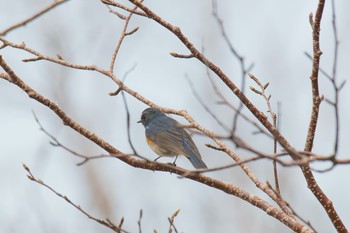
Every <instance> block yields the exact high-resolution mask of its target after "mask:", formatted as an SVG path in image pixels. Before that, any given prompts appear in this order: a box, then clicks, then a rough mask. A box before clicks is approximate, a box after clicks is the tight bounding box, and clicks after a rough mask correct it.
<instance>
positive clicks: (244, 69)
mask: <svg viewBox="0 0 350 233" xmlns="http://www.w3.org/2000/svg"><path fill="white" fill-rule="evenodd" d="M212 9H213V10H212V15H213V17H214V18H215V20H216V22H217V24H218V25H219V28H220V31H221V34H222V37H223V38H224V40H225V42H226V45H227V46H228V48H229V49H230V51H231V54H232V55H233V56H234V57H235V58H236V59H237V60H238V61H239V64H240V69H241V91H242V93H243V94H244V92H245V80H246V75H247V73H248V72H249V71H250V70H248V69H247V67H246V65H245V58H244V57H243V56H241V55H240V54H239V53H238V51H237V49H236V48H234V46H233V44H232V42H231V40H230V39H229V37H228V36H227V33H226V30H225V27H224V22H223V20H222V19H221V18H220V16H219V14H218V6H217V1H216V0H212ZM252 68H253V65H250V66H249V69H252ZM242 109H243V103H242V102H239V105H238V108H237V111H236V112H235V115H234V117H233V124H232V134H233V135H235V133H236V129H237V124H238V117H239V116H240V113H241V111H242Z"/></svg>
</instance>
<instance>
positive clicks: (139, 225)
mask: <svg viewBox="0 0 350 233" xmlns="http://www.w3.org/2000/svg"><path fill="white" fill-rule="evenodd" d="M141 220H142V209H140V215H139V220H137V226H138V228H139V233H142V227H141Z"/></svg>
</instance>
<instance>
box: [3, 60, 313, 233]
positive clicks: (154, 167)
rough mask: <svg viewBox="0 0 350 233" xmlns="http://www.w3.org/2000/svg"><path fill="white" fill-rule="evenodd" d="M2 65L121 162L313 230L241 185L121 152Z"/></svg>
mask: <svg viewBox="0 0 350 233" xmlns="http://www.w3.org/2000/svg"><path fill="white" fill-rule="evenodd" d="M0 66H1V67H2V68H3V69H4V70H5V72H6V73H7V75H8V78H6V77H7V76H4V75H2V76H1V78H6V80H8V81H9V82H11V83H13V84H15V85H16V86H18V87H19V88H21V89H22V90H23V91H25V92H26V93H27V94H28V95H29V97H30V98H33V99H35V100H36V101H38V102H40V103H42V104H43V105H45V106H47V107H48V108H50V109H51V110H52V111H53V112H55V113H56V115H57V116H58V117H59V118H61V120H62V121H63V123H64V124H65V125H67V126H69V127H71V128H72V129H74V130H75V131H76V132H78V133H80V134H81V135H83V136H84V137H86V138H88V139H90V140H91V141H92V142H94V143H96V144H97V145H99V146H100V147H101V148H103V149H104V150H106V151H107V152H108V153H110V154H111V156H114V155H117V156H115V157H116V158H117V159H120V160H121V161H123V162H125V163H127V164H129V165H131V166H133V167H137V168H142V169H147V170H150V171H163V172H169V173H174V174H178V175H180V176H185V177H186V178H189V179H192V180H194V181H197V182H200V183H203V184H205V185H207V186H210V187H213V188H216V189H219V190H222V191H223V192H226V193H228V194H230V195H234V196H236V197H238V198H241V199H242V200H245V201H247V202H249V203H250V204H252V205H254V206H257V207H258V208H260V209H261V210H263V211H264V212H266V213H267V214H269V215H270V216H272V217H274V218H276V219H277V220H279V221H280V222H282V223H283V224H285V225H286V226H288V227H289V228H290V229H292V230H293V231H296V232H313V231H312V230H310V229H309V228H308V227H306V226H304V225H302V224H300V223H299V222H297V221H295V220H294V219H293V218H291V217H289V216H288V215H287V214H285V213H284V212H283V211H281V210H280V209H278V208H276V207H274V206H273V205H270V204H269V203H268V202H266V201H264V200H263V199H261V198H260V197H258V196H255V195H252V194H250V193H248V192H246V191H245V190H243V189H241V188H240V187H238V186H236V185H233V184H230V183H227V182H222V181H220V180H216V179H213V178H211V177H208V176H205V175H203V174H201V173H198V172H191V173H189V171H188V170H186V169H183V168H180V167H174V166H171V165H168V164H162V163H157V162H150V161H143V160H139V159H135V158H132V157H130V156H128V155H126V154H124V153H123V152H121V151H119V150H118V149H116V148H115V147H113V146H112V145H110V144H109V143H107V142H105V141H104V140H103V139H101V138H100V137H98V136H97V135H96V134H94V133H92V132H90V131H89V130H87V129H85V128H83V127H82V126H81V125H79V124H78V123H77V122H75V121H74V120H73V119H71V118H70V117H68V116H67V115H66V113H65V112H64V111H63V110H62V109H61V108H60V107H59V106H58V105H57V104H56V103H54V102H53V101H51V100H49V99H48V98H46V97H44V96H43V95H41V94H39V93H37V92H36V91H35V90H34V89H32V88H31V87H29V86H28V85H27V84H26V83H24V82H23V81H22V80H21V79H20V78H19V77H18V76H17V75H16V74H15V73H14V72H13V70H12V69H11V68H10V67H9V66H8V65H7V63H6V62H5V61H4V60H3V58H2V56H1V55H0Z"/></svg>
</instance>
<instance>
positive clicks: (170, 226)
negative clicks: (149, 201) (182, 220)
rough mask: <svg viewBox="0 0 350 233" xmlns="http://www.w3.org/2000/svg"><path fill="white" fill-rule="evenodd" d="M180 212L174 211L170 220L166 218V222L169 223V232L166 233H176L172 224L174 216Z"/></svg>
mask: <svg viewBox="0 0 350 233" xmlns="http://www.w3.org/2000/svg"><path fill="white" fill-rule="evenodd" d="M179 212H180V210H179V209H178V210H176V211H175V212H174V213H173V215H171V217H170V218H168V221H169V230H168V233H172V232H173V230H172V229H174V231H175V233H178V231H177V229H176V227H175V224H174V221H175V218H176V216H177V215H178V214H179Z"/></svg>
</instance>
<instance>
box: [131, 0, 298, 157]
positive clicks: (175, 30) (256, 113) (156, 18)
mask: <svg viewBox="0 0 350 233" xmlns="http://www.w3.org/2000/svg"><path fill="white" fill-rule="evenodd" d="M129 1H130V2H132V3H133V4H134V5H136V6H138V7H139V8H140V9H141V10H143V11H144V12H145V13H146V15H147V17H148V18H150V19H152V20H154V21H156V22H157V23H159V24H160V25H162V26H163V27H165V28H167V29H168V30H169V31H170V32H172V33H173V34H175V36H176V37H177V38H178V39H179V40H180V41H181V42H182V43H183V44H184V45H185V46H186V47H187V48H188V49H189V50H190V52H191V53H192V54H193V55H194V56H195V57H196V58H197V59H198V60H199V61H201V62H202V63H203V64H204V65H205V66H207V67H208V68H209V69H210V70H212V71H213V72H214V73H215V74H216V75H217V76H218V77H219V78H220V79H221V80H222V81H223V82H224V83H225V84H226V86H227V87H228V88H230V90H231V91H232V92H233V93H234V94H235V95H236V96H237V97H238V98H239V99H240V101H241V102H242V103H243V104H244V105H245V106H246V107H247V108H248V109H249V110H250V112H251V113H252V114H253V115H254V116H255V117H256V118H257V119H258V120H259V121H260V122H261V124H263V125H264V126H265V127H266V128H267V129H268V130H269V131H270V133H271V134H272V135H273V136H274V137H275V138H276V139H277V141H278V142H279V143H280V144H281V146H282V147H283V148H284V149H285V150H286V151H288V153H289V154H290V155H291V156H292V157H293V158H295V159H300V158H302V157H303V156H302V155H301V154H299V153H298V151H297V150H296V149H294V148H293V147H292V146H291V145H290V144H289V142H288V141H287V140H286V139H285V138H284V136H283V135H282V134H281V133H280V132H278V130H277V128H276V127H274V126H273V124H272V123H271V122H269V120H268V118H267V116H266V115H265V114H264V113H263V112H261V111H259V109H258V108H256V107H255V106H254V105H253V103H252V102H251V101H250V100H249V99H248V98H247V97H246V95H244V93H243V92H242V91H241V90H240V89H239V88H238V87H237V86H236V85H235V84H234V83H233V82H232V80H231V79H230V78H229V77H228V76H227V75H226V74H225V73H224V72H223V71H222V70H221V69H220V68H219V67H218V66H217V65H215V64H214V63H213V62H211V61H210V60H209V59H208V58H206V57H205V56H204V55H203V54H202V53H201V52H200V51H199V50H198V49H196V48H195V46H194V45H193V44H192V43H191V42H190V41H189V40H188V39H187V37H186V36H185V35H184V34H183V33H182V32H181V29H180V28H179V27H176V26H173V25H172V24H170V23H169V22H167V21H165V20H164V19H162V18H161V17H159V16H158V15H157V14H156V13H154V12H153V11H152V10H151V9H149V8H148V7H146V6H145V5H143V4H142V3H141V2H139V1H137V0H129Z"/></svg>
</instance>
